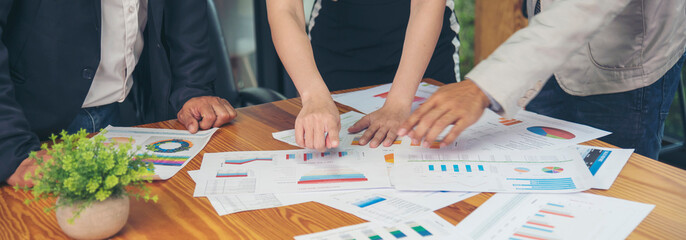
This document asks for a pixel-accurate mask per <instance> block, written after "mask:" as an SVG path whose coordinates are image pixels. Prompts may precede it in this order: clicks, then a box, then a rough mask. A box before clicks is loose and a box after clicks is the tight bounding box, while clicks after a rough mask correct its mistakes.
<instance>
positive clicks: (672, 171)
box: [0, 99, 686, 239]
mask: <svg viewBox="0 0 686 240" xmlns="http://www.w3.org/2000/svg"><path fill="white" fill-rule="evenodd" d="M338 106H339V109H340V110H341V113H343V112H347V111H350V110H351V109H350V108H349V107H347V106H343V105H338ZM300 108H301V103H300V99H289V100H284V101H279V102H274V103H269V104H263V105H258V106H252V107H246V108H242V109H238V113H239V115H238V117H237V118H236V119H235V120H234V121H233V122H232V123H231V124H229V125H227V126H224V127H222V128H221V129H219V131H217V133H216V134H215V135H214V137H213V138H212V139H211V140H210V142H209V143H208V144H207V147H205V149H203V150H202V151H201V152H200V154H199V155H198V156H197V157H195V158H194V159H193V160H192V161H191V162H190V163H189V164H188V165H187V166H186V167H185V168H184V169H183V170H181V171H180V172H179V173H177V174H176V175H175V176H174V177H172V178H171V179H169V180H167V181H157V182H154V183H152V184H150V186H151V188H152V191H153V192H154V193H155V194H157V195H159V199H160V201H159V202H158V203H157V204H153V203H145V202H142V201H134V200H132V201H131V214H130V216H129V220H128V223H127V225H126V226H125V227H124V229H123V230H122V231H121V232H120V233H119V234H118V235H116V236H115V238H116V239H292V238H293V236H297V235H301V234H306V233H313V232H319V231H323V230H328V229H333V228H338V227H343V226H348V225H352V224H357V223H362V222H364V220H362V219H360V218H357V217H355V216H353V215H351V214H348V213H345V212H342V211H339V210H336V209H333V208H331V207H328V206H325V205H322V204H318V203H314V202H309V203H304V204H298V205H293V206H286V207H279V208H271V209H264V210H256V211H249V212H242V213H235V214H230V215H226V216H218V215H217V213H216V212H215V211H214V209H213V208H212V206H211V205H210V203H209V201H207V199H205V198H193V196H192V195H193V189H194V188H195V183H194V182H193V181H192V180H191V178H190V177H189V175H188V173H187V172H186V171H188V170H195V169H199V168H200V163H201V162H202V154H204V153H211V152H227V151H255V150H284V149H295V147H293V146H290V145H288V144H285V143H282V142H279V141H277V140H274V139H273V138H272V136H271V133H272V132H277V131H282V130H286V129H292V128H293V125H294V122H295V116H296V115H297V113H298V111H299V110H300ZM144 127H152V128H173V129H184V128H183V126H182V125H181V124H179V123H178V122H177V121H176V120H170V121H165V122H159V123H153V124H148V125H144ZM586 144H588V145H594V146H603V147H612V146H611V145H609V144H607V143H603V142H601V141H598V140H594V141H589V142H587V143H586ZM588 192H591V193H595V194H599V195H605V196H611V197H617V198H622V199H627V200H631V201H637V202H643V203H650V204H655V205H656V207H655V209H654V210H653V211H652V212H651V213H650V215H649V216H648V217H647V218H646V219H645V220H644V221H643V222H642V223H641V225H639V226H638V228H637V229H636V230H635V231H634V232H633V233H632V234H631V236H630V238H631V239H684V238H686V171H684V170H681V169H678V168H674V167H671V166H669V165H666V164H663V163H660V162H657V161H655V160H652V159H649V158H646V157H643V156H640V155H637V154H634V155H632V156H631V159H630V160H629V162H628V163H627V165H626V166H625V167H624V169H623V170H622V172H621V174H620V175H619V177H618V178H617V181H615V183H614V185H613V186H612V188H611V189H610V190H607V191H605V190H590V191H588ZM492 195H493V194H491V193H482V194H479V195H477V196H474V197H472V198H469V199H467V200H465V201H462V202H459V203H455V204H453V205H451V206H448V207H445V208H443V209H440V210H438V211H436V212H437V213H438V214H439V215H440V216H442V217H444V218H445V219H446V220H448V221H449V222H451V223H453V224H457V223H458V222H460V221H461V220H462V219H464V218H465V217H466V216H467V215H468V214H469V213H470V212H472V211H473V210H474V209H476V208H477V207H478V206H480V205H481V204H482V203H483V202H484V201H486V200H487V199H488V198H489V197H491V196H492ZM29 197H30V194H29V193H27V192H23V191H18V192H15V191H14V189H12V188H11V187H9V186H7V185H3V186H2V187H1V188H0V239H62V238H66V236H65V235H64V234H63V233H62V231H61V230H60V228H59V226H58V225H57V222H56V220H55V214H54V213H50V214H45V213H43V211H42V209H43V207H45V206H48V204H52V203H53V201H48V200H45V201H40V202H38V203H35V204H32V205H30V206H26V205H24V204H23V200H24V199H26V198H29Z"/></svg>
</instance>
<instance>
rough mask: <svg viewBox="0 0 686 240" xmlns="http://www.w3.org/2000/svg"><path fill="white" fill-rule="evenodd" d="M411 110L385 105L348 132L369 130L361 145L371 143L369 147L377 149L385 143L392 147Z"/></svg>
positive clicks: (361, 138)
mask: <svg viewBox="0 0 686 240" xmlns="http://www.w3.org/2000/svg"><path fill="white" fill-rule="evenodd" d="M410 109H411V107H407V106H394V105H384V106H383V107H382V108H381V109H379V110H376V111H374V112H372V113H370V114H368V115H367V116H364V117H363V118H362V119H360V121H357V122H356V123H355V125H353V126H352V127H350V128H348V132H350V133H357V132H359V131H362V130H364V129H367V131H365V132H364V134H362V136H361V137H360V140H359V143H360V145H365V144H367V143H369V147H371V148H376V147H378V146H379V145H381V144H382V143H383V146H384V147H390V146H391V145H393V142H395V140H396V138H398V134H397V132H398V127H400V124H401V123H402V121H404V120H405V119H407V117H408V116H409V115H410Z"/></svg>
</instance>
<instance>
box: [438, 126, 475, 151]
mask: <svg viewBox="0 0 686 240" xmlns="http://www.w3.org/2000/svg"><path fill="white" fill-rule="evenodd" d="M470 125H471V124H469V123H467V122H466V121H465V120H462V119H460V120H458V121H457V122H456V123H455V126H453V128H452V129H450V132H448V134H447V135H445V137H444V138H443V141H441V147H445V146H448V145H449V144H452V143H453V142H454V141H455V139H457V137H459V136H460V134H462V132H463V131H464V130H465V129H466V128H467V127H469V126H470Z"/></svg>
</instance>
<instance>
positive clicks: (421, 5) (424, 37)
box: [386, 0, 445, 107]
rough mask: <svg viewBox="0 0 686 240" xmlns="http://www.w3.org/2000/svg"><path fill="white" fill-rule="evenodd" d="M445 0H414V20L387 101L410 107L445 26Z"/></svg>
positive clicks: (412, 8)
mask: <svg viewBox="0 0 686 240" xmlns="http://www.w3.org/2000/svg"><path fill="white" fill-rule="evenodd" d="M444 9H445V1H441V0H412V2H411V7H410V20H409V22H408V24H407V31H406V33H405V42H404V44H403V52H402V57H401V58H400V64H399V65H398V70H397V72H396V74H395V78H394V79H393V86H392V87H391V91H390V92H389V94H388V97H387V101H386V102H387V103H390V104H394V105H402V106H406V107H409V106H410V105H411V104H412V101H413V99H414V94H415V92H416V91H417V86H418V85H419V82H420V81H421V79H422V76H423V75H424V71H426V68H427V66H428V65H429V61H430V60H431V56H432V55H433V52H434V49H435V47H436V42H437V41H438V36H439V35H440V33H441V28H442V25H443V11H444Z"/></svg>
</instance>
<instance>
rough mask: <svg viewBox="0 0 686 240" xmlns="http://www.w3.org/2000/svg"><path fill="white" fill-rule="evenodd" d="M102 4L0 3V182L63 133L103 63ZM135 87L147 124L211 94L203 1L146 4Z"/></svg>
mask: <svg viewBox="0 0 686 240" xmlns="http://www.w3.org/2000/svg"><path fill="white" fill-rule="evenodd" d="M100 10H101V8H100V1H99V0H69V1H48V0H15V1H13V0H0V35H1V37H2V42H1V43H0V181H4V180H6V179H7V178H8V177H9V176H10V175H11V174H12V173H13V172H14V170H15V169H16V168H17V166H18V165H19V164H20V163H21V161H22V160H23V159H25V158H26V157H27V156H28V153H29V152H30V151H31V150H36V149H38V147H39V140H43V139H45V138H46V137H48V136H49V135H50V134H51V133H57V132H59V131H60V130H61V129H63V128H66V127H67V126H68V125H69V123H71V121H72V120H73V119H74V117H75V116H76V114H77V113H78V110H79V109H80V108H81V105H82V104H83V101H84V99H85V97H86V94H87V93H88V90H89V88H90V85H91V82H92V80H93V77H94V76H95V71H96V69H97V68H98V65H99V61H100V23H101V19H100ZM147 19H148V22H147V25H146V29H145V33H144V39H145V45H144V49H143V53H142V54H141V58H140V60H139V63H138V65H137V66H136V70H135V71H134V85H135V86H134V89H135V90H132V93H131V94H130V95H129V97H133V96H135V97H134V98H135V103H136V106H137V109H138V111H139V112H140V114H141V117H142V118H143V121H145V122H152V121H161V120H166V119H170V118H174V116H175V115H176V112H177V111H178V110H179V109H180V108H181V107H182V106H183V104H184V103H185V102H186V101H187V100H188V99H190V98H192V97H197V96H206V95H212V91H213V90H212V82H213V81H214V77H215V74H214V73H215V69H214V64H212V61H213V60H212V59H211V57H210V56H211V55H210V54H209V53H210V52H209V46H208V37H207V36H208V29H207V26H208V24H207V21H208V20H207V2H206V1H205V0H149V3H148V18H147Z"/></svg>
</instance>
